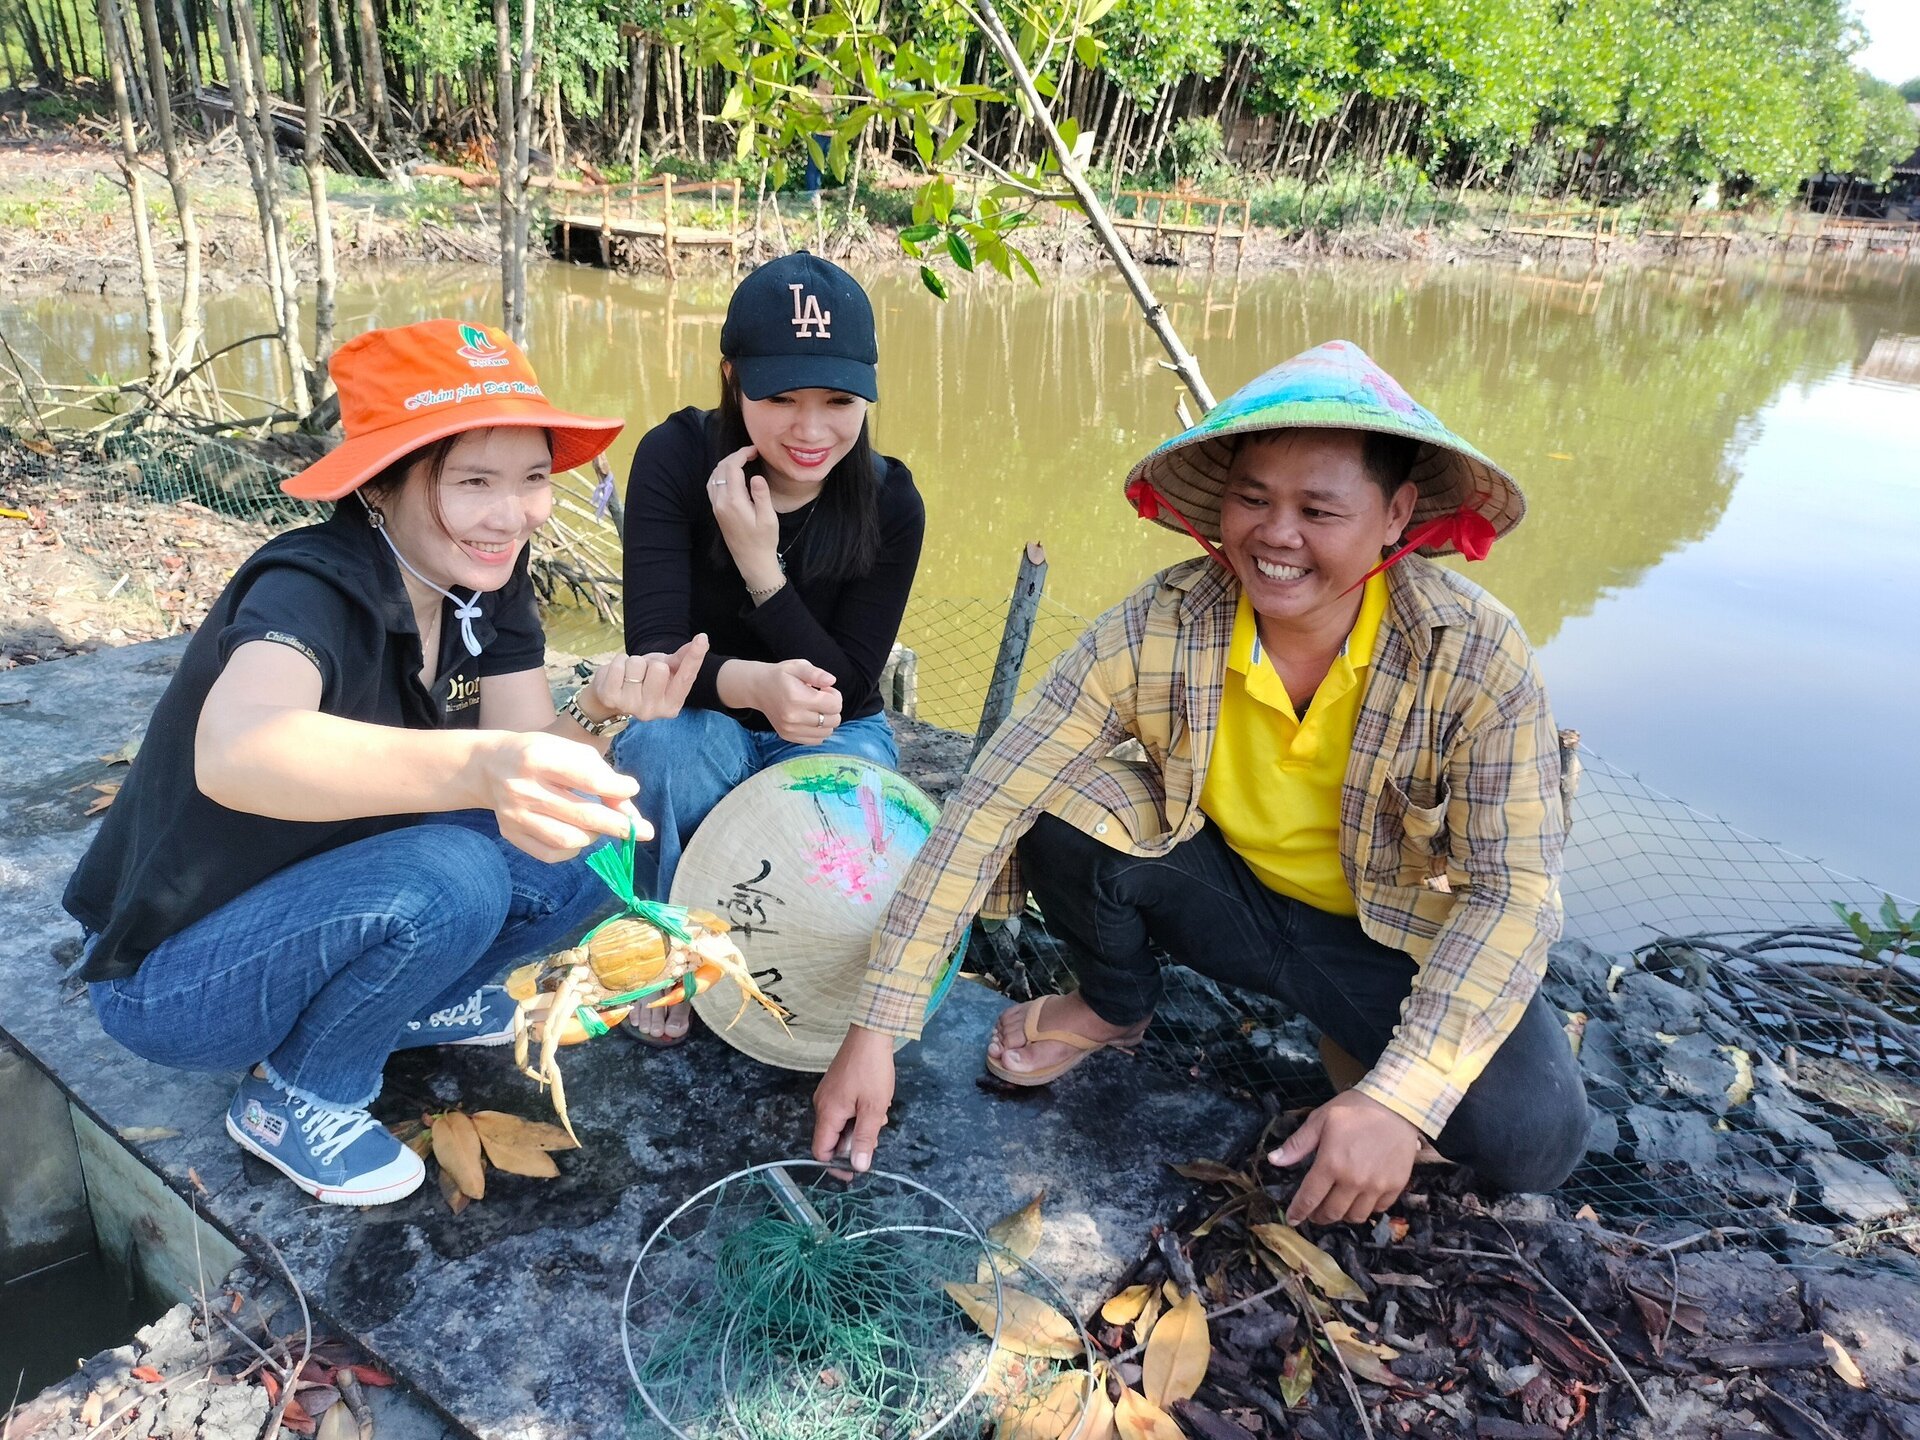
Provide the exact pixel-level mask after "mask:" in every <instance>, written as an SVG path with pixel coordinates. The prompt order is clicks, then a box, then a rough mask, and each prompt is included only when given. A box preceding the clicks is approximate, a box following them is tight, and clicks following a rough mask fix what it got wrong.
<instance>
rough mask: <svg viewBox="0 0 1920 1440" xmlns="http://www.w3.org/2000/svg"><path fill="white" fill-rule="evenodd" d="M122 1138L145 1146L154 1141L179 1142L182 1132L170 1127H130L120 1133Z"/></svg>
mask: <svg viewBox="0 0 1920 1440" xmlns="http://www.w3.org/2000/svg"><path fill="white" fill-rule="evenodd" d="M120 1138H121V1139H122V1140H131V1141H132V1142H133V1143H134V1144H136V1145H144V1144H146V1143H148V1142H150V1141H154V1140H178V1139H179V1138H180V1132H179V1131H178V1130H175V1129H173V1128H172V1127H171V1126H168V1125H129V1126H127V1127H126V1128H125V1129H124V1130H122V1131H121V1132H120Z"/></svg>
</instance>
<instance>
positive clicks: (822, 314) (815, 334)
mask: <svg viewBox="0 0 1920 1440" xmlns="http://www.w3.org/2000/svg"><path fill="white" fill-rule="evenodd" d="M806 288H807V287H806V286H804V285H799V284H795V285H789V286H787V289H789V290H791V291H792V292H793V333H794V337H795V338H796V339H799V340H831V339H832V338H833V332H832V331H830V330H828V329H827V326H828V325H829V324H831V323H832V321H833V312H832V311H831V310H822V309H821V308H820V297H819V296H818V295H808V296H807V297H806V303H805V305H804V306H803V305H802V304H801V293H802V292H803V291H804V290H805V289H806Z"/></svg>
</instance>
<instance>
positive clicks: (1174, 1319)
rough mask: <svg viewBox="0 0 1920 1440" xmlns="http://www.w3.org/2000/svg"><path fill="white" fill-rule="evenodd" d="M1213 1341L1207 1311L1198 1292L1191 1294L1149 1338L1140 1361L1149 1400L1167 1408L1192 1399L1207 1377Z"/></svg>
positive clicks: (1141, 1381) (1166, 1315) (1161, 1320)
mask: <svg viewBox="0 0 1920 1440" xmlns="http://www.w3.org/2000/svg"><path fill="white" fill-rule="evenodd" d="M1212 1356H1213V1341H1212V1339H1211V1337H1210V1336H1209V1335H1208V1333H1207V1312H1206V1311H1205V1310H1204V1309H1202V1308H1201V1305H1200V1297H1199V1296H1198V1295H1188V1296H1186V1297H1185V1298H1183V1299H1182V1300H1181V1301H1180V1303H1179V1304H1178V1305H1175V1306H1174V1307H1173V1308H1172V1309H1171V1310H1169V1311H1167V1313H1166V1314H1165V1315H1164V1316H1162V1317H1161V1319H1160V1323H1159V1324H1158V1325H1156V1326H1154V1327H1153V1338H1152V1339H1151V1340H1149V1341H1148V1342H1147V1353H1146V1356H1145V1358H1144V1359H1143V1360H1142V1361H1141V1364H1140V1388H1141V1390H1142V1391H1144V1392H1145V1394H1146V1397H1147V1399H1148V1400H1150V1401H1152V1402H1153V1403H1154V1404H1155V1405H1158V1406H1160V1407H1161V1408H1162V1409H1165V1408H1166V1407H1167V1406H1169V1405H1171V1404H1173V1403H1174V1401H1176V1400H1190V1399H1192V1398H1193V1392H1194V1391H1196V1390H1198V1389H1199V1388H1200V1382H1201V1381H1202V1380H1204V1379H1206V1377H1207V1362H1208V1360H1210V1359H1211V1358H1212Z"/></svg>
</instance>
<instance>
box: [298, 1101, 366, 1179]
mask: <svg viewBox="0 0 1920 1440" xmlns="http://www.w3.org/2000/svg"><path fill="white" fill-rule="evenodd" d="M293 1113H294V1114H295V1115H296V1116H298V1117H299V1119H300V1133H301V1134H302V1135H304V1136H305V1137H306V1140H307V1148H308V1149H309V1150H311V1151H312V1152H313V1157H314V1159H316V1160H318V1161H319V1162H320V1163H321V1164H322V1165H331V1164H332V1163H333V1162H334V1161H336V1160H338V1159H339V1158H340V1156H341V1154H342V1153H343V1152H344V1151H345V1150H346V1148H347V1147H348V1146H349V1145H351V1144H353V1142H354V1141H356V1140H358V1139H359V1138H360V1137H361V1136H362V1135H364V1134H366V1133H367V1132H368V1131H369V1130H372V1129H375V1128H377V1127H378V1126H379V1124H380V1122H379V1121H378V1120H375V1119H374V1118H373V1116H371V1115H369V1114H368V1113H367V1112H366V1111H364V1110H324V1109H322V1108H321V1107H320V1106H318V1105H297V1106H295V1107H294V1112H293Z"/></svg>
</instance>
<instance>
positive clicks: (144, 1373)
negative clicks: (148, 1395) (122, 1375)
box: [127, 1365, 166, 1385]
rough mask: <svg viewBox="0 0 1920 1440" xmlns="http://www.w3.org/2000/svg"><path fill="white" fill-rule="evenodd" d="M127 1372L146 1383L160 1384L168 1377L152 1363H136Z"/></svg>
mask: <svg viewBox="0 0 1920 1440" xmlns="http://www.w3.org/2000/svg"><path fill="white" fill-rule="evenodd" d="M127 1373H128V1374H129V1375H131V1376H133V1378H134V1379H136V1380H138V1381H140V1382H141V1383H142V1384H145V1385H158V1384H159V1383H160V1382H161V1381H162V1380H164V1379H165V1378H166V1377H165V1376H164V1375H162V1374H161V1373H160V1372H159V1371H158V1370H156V1369H154V1368H153V1366H151V1365H136V1366H134V1367H133V1369H131V1370H129V1371H128V1372H127Z"/></svg>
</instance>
